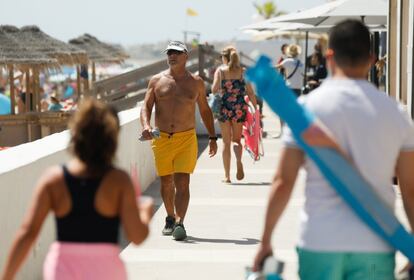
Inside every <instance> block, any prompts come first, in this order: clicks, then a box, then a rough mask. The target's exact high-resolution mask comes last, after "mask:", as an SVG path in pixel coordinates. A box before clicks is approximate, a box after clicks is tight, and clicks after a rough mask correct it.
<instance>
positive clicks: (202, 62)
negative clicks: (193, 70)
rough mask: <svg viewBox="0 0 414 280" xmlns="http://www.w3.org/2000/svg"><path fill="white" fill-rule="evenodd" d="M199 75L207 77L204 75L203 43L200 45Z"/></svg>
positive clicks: (203, 77)
mask: <svg viewBox="0 0 414 280" xmlns="http://www.w3.org/2000/svg"><path fill="white" fill-rule="evenodd" d="M198 75H199V76H200V77H201V78H202V79H205V75H204V48H203V46H202V45H198Z"/></svg>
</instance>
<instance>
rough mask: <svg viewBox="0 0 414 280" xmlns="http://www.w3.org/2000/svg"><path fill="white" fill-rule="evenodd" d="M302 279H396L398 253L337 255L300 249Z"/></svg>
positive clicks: (298, 249) (300, 273)
mask: <svg viewBox="0 0 414 280" xmlns="http://www.w3.org/2000/svg"><path fill="white" fill-rule="evenodd" d="M297 252H298V256H299V277H300V279H301V280H393V279H395V278H394V269H395V254H394V253H334V252H318V251H309V250H304V249H300V248H297Z"/></svg>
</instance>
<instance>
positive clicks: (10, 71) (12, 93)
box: [9, 65, 16, 115]
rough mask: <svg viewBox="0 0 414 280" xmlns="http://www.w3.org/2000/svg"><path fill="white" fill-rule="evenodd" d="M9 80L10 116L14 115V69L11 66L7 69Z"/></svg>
mask: <svg viewBox="0 0 414 280" xmlns="http://www.w3.org/2000/svg"><path fill="white" fill-rule="evenodd" d="M9 80H10V106H11V108H10V109H11V110H10V112H11V114H12V115H14V114H16V108H15V107H16V99H15V96H14V69H13V65H10V67H9Z"/></svg>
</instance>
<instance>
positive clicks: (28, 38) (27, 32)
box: [20, 25, 88, 65]
mask: <svg viewBox="0 0 414 280" xmlns="http://www.w3.org/2000/svg"><path fill="white" fill-rule="evenodd" d="M20 39H21V40H22V41H23V42H25V43H27V44H29V45H30V46H33V48H34V49H35V50H39V51H41V52H44V53H46V54H48V55H49V56H51V57H54V58H56V59H57V60H58V61H59V63H61V64H69V65H70V64H83V63H87V61H88V58H87V55H86V52H85V51H84V50H82V49H79V48H77V47H75V46H73V45H70V44H67V43H65V42H62V41H60V40H57V39H55V38H53V37H51V36H49V35H47V34H46V33H44V32H42V31H41V30H40V29H39V27H37V26H34V25H29V26H24V27H22V28H21V29H20Z"/></svg>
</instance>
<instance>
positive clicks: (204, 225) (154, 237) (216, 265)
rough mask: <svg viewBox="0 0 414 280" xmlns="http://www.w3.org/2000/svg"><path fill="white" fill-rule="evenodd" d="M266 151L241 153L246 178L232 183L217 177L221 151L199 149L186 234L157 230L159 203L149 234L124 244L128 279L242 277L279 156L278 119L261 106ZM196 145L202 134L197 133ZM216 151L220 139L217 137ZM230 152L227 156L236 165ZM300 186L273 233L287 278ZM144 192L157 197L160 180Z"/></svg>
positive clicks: (292, 276) (292, 272)
mask: <svg viewBox="0 0 414 280" xmlns="http://www.w3.org/2000/svg"><path fill="white" fill-rule="evenodd" d="M265 115H266V117H265V119H264V127H265V131H266V132H267V135H268V136H267V138H265V139H264V141H263V142H264V150H265V156H264V157H263V158H262V159H261V160H260V161H259V162H256V163H253V160H252V159H251V158H250V156H249V155H248V154H247V153H245V152H244V153H243V162H244V168H245V179H244V180H243V181H237V180H236V179H235V173H236V172H235V170H234V171H232V173H231V174H232V181H233V184H231V185H227V184H223V183H221V179H222V178H223V175H224V173H223V168H222V161H221V155H217V156H215V157H214V158H209V157H208V150H207V149H204V150H203V151H200V152H201V154H200V157H199V160H198V163H197V167H196V171H195V173H194V174H193V175H192V177H191V184H190V185H191V200H190V206H189V209H188V213H187V217H186V220H185V226H186V229H187V234H188V239H187V241H185V242H176V241H173V240H172V238H171V237H166V236H162V235H161V230H162V228H163V226H164V219H165V216H166V213H165V209H164V206H163V205H161V207H159V209H158V210H157V211H156V213H155V215H154V218H153V220H152V222H151V234H150V237H149V238H148V239H147V241H146V242H145V243H144V244H143V245H142V246H139V247H136V246H133V245H129V246H128V247H127V248H126V249H125V250H124V251H123V253H122V257H123V259H124V260H125V262H126V264H127V268H128V273H129V275H130V278H131V279H159V280H163V279H165V280H167V279H168V280H171V279H181V280H183V279H192V280H194V279H197V280H202V279H209V280H211V279H244V275H245V271H244V268H245V266H247V265H250V264H251V262H252V258H253V256H254V253H255V251H256V248H257V244H258V242H259V239H260V232H261V230H262V227H263V220H264V210H265V205H266V201H267V194H268V192H269V184H270V181H271V178H272V176H273V174H274V170H275V166H276V163H277V159H278V156H279V150H280V140H279V139H276V138H273V136H275V135H277V134H278V133H279V129H280V127H279V122H278V119H277V117H274V116H273V115H272V113H270V112H269V111H266V112H265ZM199 142H200V150H201V149H203V148H204V147H205V146H206V144H207V140H206V139H199ZM218 143H219V151H221V144H222V142H221V141H219V142H218ZM234 162H235V158H233V159H232V163H233V166H232V167H233V168H235V164H234ZM302 186H303V184H302V183H300V187H299V188H297V189H296V191H295V194H294V196H293V199H292V201H291V203H290V205H289V208H288V211H287V212H286V214H285V215H284V217H283V219H282V221H281V223H280V227H279V228H278V231H277V234H276V235H275V237H274V242H275V244H277V245H278V251H277V256H278V257H280V259H282V260H284V261H285V262H287V265H286V271H285V273H284V275H285V277H286V279H295V277H296V272H295V271H296V260H295V252H294V244H295V240H296V233H297V232H298V218H297V217H298V209H299V207H300V206H301V205H302V203H303V196H302V189H303V188H302ZM147 194H149V195H151V196H154V197H157V203H158V205H159V204H161V199H160V197H159V180H157V181H156V182H154V184H152V185H151V186H150V188H149V189H148V191H147Z"/></svg>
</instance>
